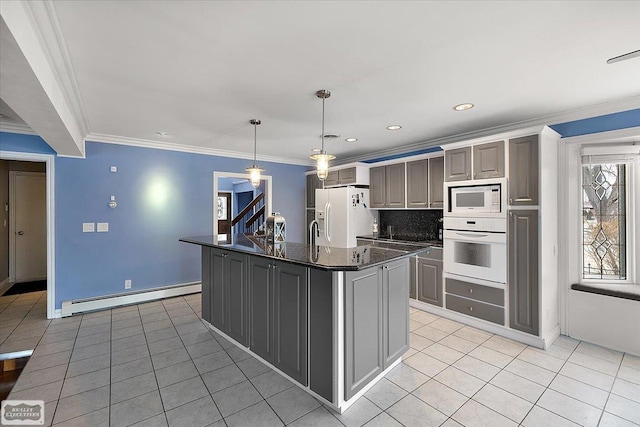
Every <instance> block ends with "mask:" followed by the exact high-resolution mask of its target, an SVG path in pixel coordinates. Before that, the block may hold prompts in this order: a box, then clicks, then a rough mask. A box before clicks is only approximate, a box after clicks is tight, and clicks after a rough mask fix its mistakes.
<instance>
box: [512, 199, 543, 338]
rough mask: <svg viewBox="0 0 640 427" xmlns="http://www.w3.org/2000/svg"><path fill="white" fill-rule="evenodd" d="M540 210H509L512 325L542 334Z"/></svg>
mask: <svg viewBox="0 0 640 427" xmlns="http://www.w3.org/2000/svg"><path fill="white" fill-rule="evenodd" d="M538 214H539V213H538V211H537V210H511V211H510V212H509V326H510V327H511V328H513V329H517V330H519V331H523V332H527V333H529V334H533V335H538V332H539V313H538V295H539V293H538V291H539V289H538V288H539V284H538V282H539V280H538Z"/></svg>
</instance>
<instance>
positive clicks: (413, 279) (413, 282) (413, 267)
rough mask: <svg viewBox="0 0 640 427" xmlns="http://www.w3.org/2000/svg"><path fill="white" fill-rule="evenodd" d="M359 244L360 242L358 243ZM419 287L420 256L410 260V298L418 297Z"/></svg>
mask: <svg viewBox="0 0 640 427" xmlns="http://www.w3.org/2000/svg"><path fill="white" fill-rule="evenodd" d="M358 244H359V243H358ZM417 287H418V256H417V255H416V256H414V257H411V259H410V260H409V298H411V299H416V288H417Z"/></svg>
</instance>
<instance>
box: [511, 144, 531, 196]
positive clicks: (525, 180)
mask: <svg viewBox="0 0 640 427" xmlns="http://www.w3.org/2000/svg"><path fill="white" fill-rule="evenodd" d="M509 204H510V205H512V206H527V205H529V206H531V205H534V206H535V205H537V204H538V136H537V135H532V136H526V137H523V138H515V139H511V140H509Z"/></svg>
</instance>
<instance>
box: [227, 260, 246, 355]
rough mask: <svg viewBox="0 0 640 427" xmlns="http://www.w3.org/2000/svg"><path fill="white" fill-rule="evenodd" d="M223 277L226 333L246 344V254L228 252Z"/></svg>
mask: <svg viewBox="0 0 640 427" xmlns="http://www.w3.org/2000/svg"><path fill="white" fill-rule="evenodd" d="M227 263H228V267H227V269H226V273H227V277H226V278H225V285H226V289H225V297H226V298H225V299H226V301H225V302H226V303H227V307H226V312H227V329H226V330H227V333H228V334H229V336H230V337H231V338H233V339H235V340H236V341H238V342H239V343H240V344H242V345H244V346H246V345H247V318H248V316H247V256H246V255H242V254H239V253H236V252H229V254H228V257H227Z"/></svg>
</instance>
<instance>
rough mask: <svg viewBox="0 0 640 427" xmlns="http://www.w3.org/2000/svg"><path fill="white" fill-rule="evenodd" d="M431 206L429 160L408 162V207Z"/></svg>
mask: <svg viewBox="0 0 640 427" xmlns="http://www.w3.org/2000/svg"><path fill="white" fill-rule="evenodd" d="M428 206H429V160H428V159H422V160H415V161H413V162H407V207H408V208H426V207H428Z"/></svg>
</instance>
